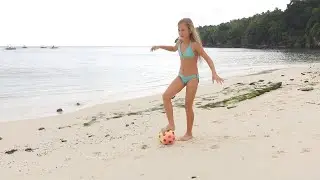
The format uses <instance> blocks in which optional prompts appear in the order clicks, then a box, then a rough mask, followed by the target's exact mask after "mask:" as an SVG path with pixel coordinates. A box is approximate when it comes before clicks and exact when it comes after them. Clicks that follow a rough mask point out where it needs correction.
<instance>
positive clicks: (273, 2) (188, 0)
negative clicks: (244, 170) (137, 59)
mask: <svg viewBox="0 0 320 180" xmlns="http://www.w3.org/2000/svg"><path fill="white" fill-rule="evenodd" d="M289 2H290V0H157V1H156V0H0V46H7V45H12V46H22V45H26V46H42V45H44V46H52V45H56V46H150V45H172V44H173V43H174V40H175V38H176V37H177V36H178V31H177V22H178V21H179V20H180V19H181V18H184V17H189V18H191V19H192V20H193V23H194V25H195V26H204V25H216V24H220V23H223V22H228V21H230V20H232V19H237V18H243V17H249V16H252V15H254V14H256V13H261V12H265V11H267V10H270V11H271V10H274V9H275V8H276V7H277V8H279V9H282V10H284V9H286V6H287V4H288V3H289Z"/></svg>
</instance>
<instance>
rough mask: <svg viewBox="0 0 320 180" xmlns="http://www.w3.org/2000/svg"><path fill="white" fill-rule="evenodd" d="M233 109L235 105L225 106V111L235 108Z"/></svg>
mask: <svg viewBox="0 0 320 180" xmlns="http://www.w3.org/2000/svg"><path fill="white" fill-rule="evenodd" d="M235 107H237V105H234V104H233V105H229V106H227V109H232V108H235Z"/></svg>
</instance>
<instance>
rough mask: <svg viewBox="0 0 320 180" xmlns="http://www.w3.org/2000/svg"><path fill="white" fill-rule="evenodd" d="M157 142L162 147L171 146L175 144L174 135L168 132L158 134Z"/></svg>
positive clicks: (172, 132) (170, 131)
mask: <svg viewBox="0 0 320 180" xmlns="http://www.w3.org/2000/svg"><path fill="white" fill-rule="evenodd" d="M159 140H160V142H161V143H162V144H164V145H171V144H173V143H174V142H175V140H176V137H175V135H174V131H172V130H168V131H166V132H164V133H162V132H159Z"/></svg>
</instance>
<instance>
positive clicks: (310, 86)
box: [0, 63, 320, 180]
mask: <svg viewBox="0 0 320 180" xmlns="http://www.w3.org/2000/svg"><path fill="white" fill-rule="evenodd" d="M319 92H320V64H317V63H315V64H305V65H301V66H299V67H296V66H292V67H290V66H289V67H288V68H285V69H278V70H270V71H263V72H260V73H255V74H253V75H246V76H238V77H232V78H228V80H227V81H225V84H224V85H217V84H216V83H214V84H206V85H203V86H199V89H198V93H197V96H196V99H195V103H194V108H195V124H194V138H193V139H192V140H190V141H187V142H179V141H177V142H176V143H175V144H174V145H172V146H163V145H161V144H160V143H159V141H158V139H157V134H158V132H159V130H160V128H161V127H163V126H165V125H166V123H167V120H166V118H165V114H164V111H163V105H162V99H161V94H158V95H152V96H148V97H143V98H136V99H131V100H124V101H118V102H113V103H105V104H100V105H95V106H93V107H89V108H85V109H81V110H79V111H76V112H71V113H65V114H60V115H57V116H52V117H45V118H36V119H29V120H17V121H8V122H1V126H0V137H1V138H0V160H1V161H0V174H1V175H0V177H1V178H2V179H12V180H15V179H21V178H23V179H109V178H110V179H128V178H133V179H156V180H158V179H165V178H167V179H190V178H193V177H194V178H193V179H208V180H209V179H210V180H211V179H213V178H219V179H226V180H229V179H230V180H231V179H234V178H236V177H237V178H240V179H252V180H253V179H261V180H267V179H272V178H280V179H301V178H306V177H308V179H316V178H318V177H319V176H320V173H319V172H318V170H317V167H318V165H317V162H318V160H317V157H318V155H317V154H318V153H317V152H319V150H320V146H318V144H319V140H320V133H319V132H320V123H319V117H320V97H319ZM184 94H185V90H183V91H181V92H180V93H179V94H177V96H176V97H175V98H174V99H173V104H174V117H175V122H176V128H177V129H176V135H177V136H180V135H183V134H184V132H185V127H186V121H185V109H184ZM310 114H311V115H312V116H309V118H306V116H308V115H310ZM199 164H201V166H199ZM163 167H165V169H166V173H163V174H161V173H159V169H161V168H163ZM177 167H180V168H178V169H177ZM212 168H214V169H215V170H214V171H212ZM124 172H125V173H124ZM228 172H234V173H228ZM168 173H171V174H172V175H171V176H170V177H169V178H168V175H167V174H168Z"/></svg>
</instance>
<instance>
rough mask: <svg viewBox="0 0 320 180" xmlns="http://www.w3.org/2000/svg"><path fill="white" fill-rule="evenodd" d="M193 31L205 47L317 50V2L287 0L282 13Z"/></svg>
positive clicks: (319, 20)
mask: <svg viewBox="0 0 320 180" xmlns="http://www.w3.org/2000/svg"><path fill="white" fill-rule="evenodd" d="M197 29H198V31H199V33H200V36H201V39H202V42H203V45H204V46H207V47H247V48H320V1H319V0H291V2H290V3H289V4H288V5H287V9H286V10H284V11H282V10H280V9H278V8H276V9H275V10H274V11H271V12H270V11H267V12H263V13H261V14H256V15H254V16H252V17H249V18H243V19H237V20H232V21H230V22H227V23H221V24H219V25H214V26H211V25H210V26H200V27H198V28H197Z"/></svg>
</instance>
